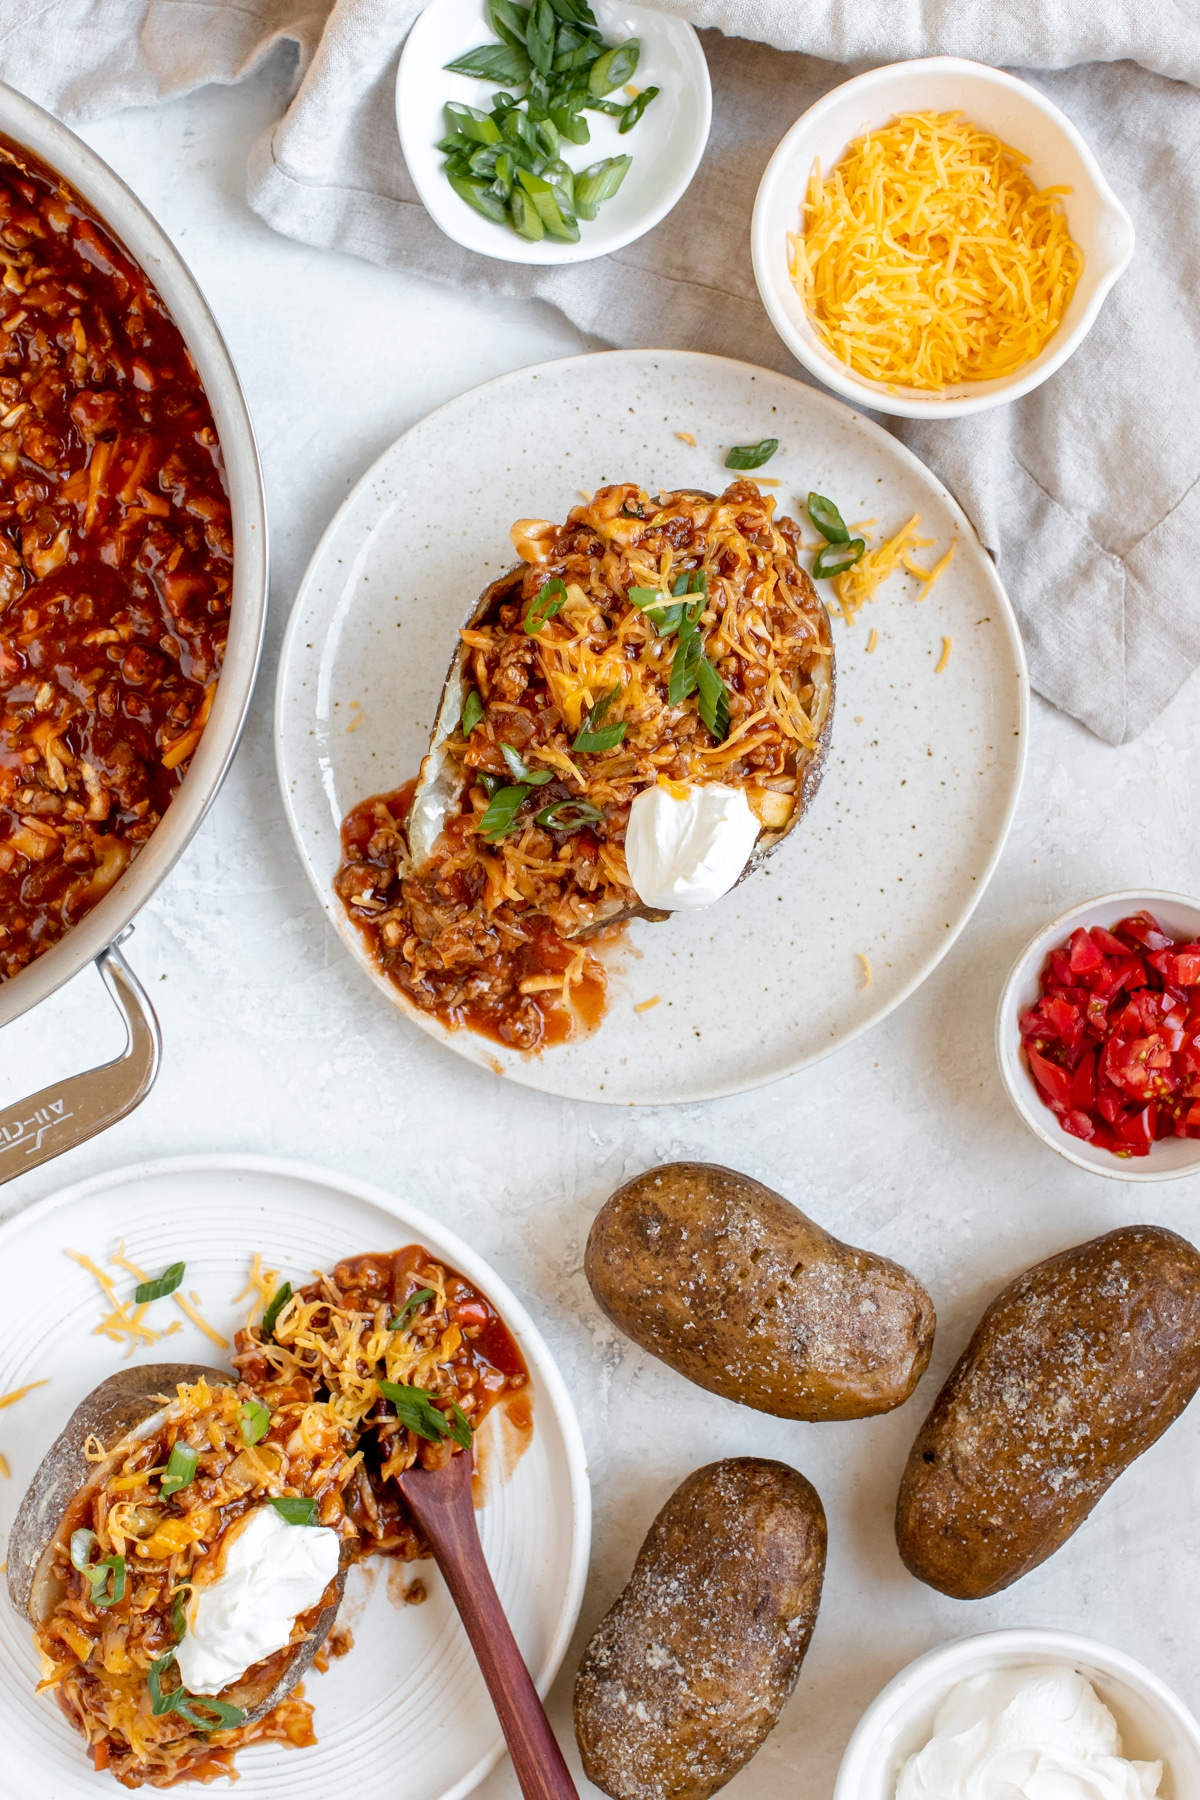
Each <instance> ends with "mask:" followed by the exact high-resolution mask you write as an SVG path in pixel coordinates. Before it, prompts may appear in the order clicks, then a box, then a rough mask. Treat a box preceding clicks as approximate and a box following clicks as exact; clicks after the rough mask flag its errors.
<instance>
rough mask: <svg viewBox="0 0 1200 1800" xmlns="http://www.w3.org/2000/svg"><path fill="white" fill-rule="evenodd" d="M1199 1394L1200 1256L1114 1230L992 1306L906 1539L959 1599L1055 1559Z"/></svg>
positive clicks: (908, 1548)
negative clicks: (1120, 1478)
mask: <svg viewBox="0 0 1200 1800" xmlns="http://www.w3.org/2000/svg"><path fill="white" fill-rule="evenodd" d="M1198 1387H1200V1252H1198V1251H1197V1250H1196V1248H1195V1247H1194V1246H1193V1245H1192V1244H1190V1243H1189V1242H1188V1241H1187V1239H1186V1238H1182V1237H1180V1236H1178V1234H1177V1233H1175V1232H1173V1231H1167V1230H1165V1229H1163V1228H1162V1227H1160V1226H1152V1225H1132V1226H1125V1227H1122V1228H1121V1229H1120V1230H1118V1231H1110V1232H1108V1233H1107V1234H1106V1235H1105V1236H1103V1237H1098V1238H1093V1239H1092V1240H1091V1241H1090V1242H1088V1243H1085V1244H1080V1245H1078V1246H1076V1247H1075V1248H1073V1249H1070V1250H1064V1251H1063V1252H1062V1253H1061V1254H1060V1255H1058V1256H1052V1257H1050V1258H1049V1259H1048V1260H1047V1261H1046V1262H1042V1263H1038V1264H1036V1265H1035V1266H1034V1267H1033V1268H1031V1269H1027V1270H1026V1271H1025V1273H1024V1274H1023V1275H1019V1276H1018V1277H1017V1279H1016V1280H1015V1281H1013V1282H1012V1283H1010V1285H1009V1286H1008V1287H1006V1288H1005V1289H1004V1290H1003V1292H1002V1293H1000V1294H998V1295H997V1297H996V1298H995V1300H993V1301H992V1303H991V1305H990V1306H989V1307H988V1309H987V1311H986V1312H985V1313H984V1315H983V1317H982V1319H981V1320H980V1322H979V1325H978V1327H977V1328H976V1331H975V1334H974V1336H973V1337H972V1339H971V1341H970V1343H969V1344H968V1345H967V1348H966V1350H965V1351H964V1352H963V1354H962V1356H961V1357H960V1358H959V1361H958V1363H957V1365H956V1366H955V1368H954V1370H953V1372H952V1373H951V1375H950V1378H949V1380H948V1381H947V1382H946V1385H945V1387H944V1388H943V1389H942V1391H941V1393H940V1394H939V1395H938V1397H937V1400H936V1401H935V1402H934V1406H933V1410H932V1411H931V1412H930V1414H929V1417H928V1418H927V1419H926V1421H925V1423H924V1425H923V1426H922V1428H921V1431H920V1433H919V1434H918V1437H917V1440H916V1442H915V1443H914V1445H913V1447H912V1450H911V1452H910V1454H909V1458H908V1463H907V1465H906V1467H905V1471H904V1476H903V1480H902V1483H901V1487H900V1495H899V1500H898V1502H897V1507H896V1541H897V1544H898V1546H899V1550H900V1555H901V1556H902V1558H903V1559H904V1562H905V1564H906V1565H907V1567H908V1568H909V1569H910V1570H911V1572H912V1573H913V1574H914V1575H915V1576H917V1578H918V1579H919V1580H921V1581H924V1582H926V1583H928V1585H929V1586H930V1587H934V1588H938V1589H940V1591H941V1592H942V1593H944V1594H950V1595H951V1596H953V1597H954V1598H955V1599H958V1600H979V1599H983V1598H985V1597H986V1596H987V1595H989V1594H995V1593H999V1592H1000V1590H1001V1589H1002V1588H1006V1587H1009V1586H1010V1585H1011V1584H1012V1583H1013V1582H1014V1581H1018V1580H1019V1579H1020V1578H1021V1576H1023V1575H1026V1574H1028V1573H1029V1571H1030V1570H1031V1569H1035V1568H1036V1567H1037V1566H1038V1564H1039V1563H1042V1562H1045V1560H1046V1558H1047V1557H1049V1556H1052V1555H1053V1554H1054V1552H1055V1551H1056V1550H1058V1549H1059V1548H1060V1547H1061V1546H1062V1545H1063V1544H1064V1543H1065V1542H1066V1540H1067V1539H1068V1538H1069V1537H1070V1536H1071V1534H1072V1533H1073V1532H1074V1531H1076V1530H1077V1529H1078V1528H1079V1526H1080V1525H1081V1524H1082V1523H1083V1521H1084V1520H1085V1519H1086V1518H1087V1516H1088V1514H1089V1513H1090V1512H1091V1510H1092V1508H1093V1507H1094V1506H1095V1505H1096V1503H1097V1501H1098V1500H1099V1499H1100V1498H1101V1496H1102V1495H1103V1494H1104V1493H1105V1492H1106V1491H1107V1489H1108V1488H1109V1487H1110V1486H1111V1485H1112V1483H1113V1482H1114V1481H1115V1480H1116V1479H1117V1477H1118V1475H1120V1474H1121V1473H1122V1472H1123V1471H1124V1470H1125V1469H1127V1468H1128V1467H1129V1465H1130V1463H1131V1462H1133V1461H1134V1460H1135V1458H1137V1457H1139V1456H1141V1454H1142V1453H1143V1451H1145V1450H1148V1449H1149V1448H1150V1446H1151V1445H1152V1444H1153V1443H1154V1442H1155V1441H1156V1439H1158V1438H1159V1437H1160V1436H1161V1435H1162V1433H1163V1432H1164V1431H1165V1430H1166V1429H1167V1427H1168V1426H1169V1425H1170V1424H1172V1423H1173V1422H1174V1420H1175V1419H1177V1418H1178V1417H1179V1415H1180V1413H1181V1412H1182V1411H1183V1410H1184V1408H1185V1407H1186V1406H1187V1404H1188V1402H1189V1401H1190V1400H1191V1399H1192V1396H1193V1395H1194V1394H1195V1393H1196V1390H1197V1388H1198Z"/></svg>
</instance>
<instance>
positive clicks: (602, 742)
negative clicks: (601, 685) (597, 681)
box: [571, 682, 629, 755]
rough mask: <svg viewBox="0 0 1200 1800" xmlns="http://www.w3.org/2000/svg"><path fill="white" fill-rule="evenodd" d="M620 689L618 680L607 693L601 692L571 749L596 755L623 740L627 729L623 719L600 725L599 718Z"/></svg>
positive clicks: (610, 748) (601, 717)
mask: <svg viewBox="0 0 1200 1800" xmlns="http://www.w3.org/2000/svg"><path fill="white" fill-rule="evenodd" d="M620 691H621V684H620V682H618V683H617V685H616V687H614V688H610V689H609V691H608V693H607V694H601V696H600V698H599V700H597V702H596V704H595V705H594V706H593V707H591V708H590V710H589V711H588V714H587V717H586V718H585V719H584V721H583V724H582V725H581V726H580V728H579V733H578V735H577V737H576V739H575V742H574V743H573V744H572V745H571V748H572V750H580V751H583V752H584V753H587V752H588V751H590V752H591V753H592V754H593V755H598V754H599V753H600V752H601V751H604V750H614V749H615V748H616V746H617V745H618V744H619V743H621V742H623V740H624V737H625V733H626V732H627V731H628V729H629V726H628V724H627V723H626V721H625V720H624V719H621V720H620V721H619V722H618V723H616V724H612V725H603V726H602V725H601V720H602V719H603V718H604V715H605V713H606V712H607V711H608V709H609V707H610V706H611V705H612V703H613V701H614V700H615V699H616V697H617V695H618V694H619V693H620Z"/></svg>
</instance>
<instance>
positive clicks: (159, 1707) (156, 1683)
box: [146, 1650, 178, 1719]
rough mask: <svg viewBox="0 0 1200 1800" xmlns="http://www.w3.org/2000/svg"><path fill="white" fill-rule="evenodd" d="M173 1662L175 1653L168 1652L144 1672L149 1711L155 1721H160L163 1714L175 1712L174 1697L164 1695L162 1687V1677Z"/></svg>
mask: <svg viewBox="0 0 1200 1800" xmlns="http://www.w3.org/2000/svg"><path fill="white" fill-rule="evenodd" d="M174 1661H175V1652H174V1651H173V1650H168V1651H167V1653H166V1655H165V1656H160V1657H158V1658H157V1659H156V1660H155V1661H154V1662H152V1663H151V1664H150V1667H149V1668H148V1669H147V1670H146V1686H147V1687H148V1688H149V1689H150V1711H151V1712H152V1713H153V1714H154V1717H155V1718H156V1719H161V1718H162V1716H163V1714H164V1713H169V1712H173V1711H174V1710H175V1695H174V1694H164V1692H163V1685H162V1678H163V1675H164V1674H165V1672H166V1670H167V1669H168V1668H169V1667H170V1665H171V1664H172V1663H173V1662H174ZM177 1691H178V1690H177Z"/></svg>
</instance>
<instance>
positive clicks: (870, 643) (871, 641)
mask: <svg viewBox="0 0 1200 1800" xmlns="http://www.w3.org/2000/svg"><path fill="white" fill-rule="evenodd" d="M878 643H879V633H878V632H877V631H876V629H875V627H874V626H873V625H872V627H871V635H870V637H869V638H868V639H867V655H868V656H873V655H874V654H875V650H876V647H877V646H878Z"/></svg>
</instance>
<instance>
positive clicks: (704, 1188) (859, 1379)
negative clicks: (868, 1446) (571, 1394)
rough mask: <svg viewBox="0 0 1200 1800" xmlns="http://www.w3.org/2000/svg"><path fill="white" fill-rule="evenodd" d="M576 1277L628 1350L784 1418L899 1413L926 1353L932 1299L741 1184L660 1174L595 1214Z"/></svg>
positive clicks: (677, 1168)
mask: <svg viewBox="0 0 1200 1800" xmlns="http://www.w3.org/2000/svg"><path fill="white" fill-rule="evenodd" d="M584 1270H585V1272H586V1274H587V1278H588V1281H589V1283H590V1285H591V1289H592V1293H593V1294H594V1295H595V1297H596V1300H597V1303H598V1304H599V1306H600V1307H601V1309H602V1310H603V1311H604V1312H605V1313H607V1315H608V1317H609V1318H610V1319H611V1320H612V1322H613V1324H614V1325H616V1326H618V1327H619V1328H620V1330H621V1331H623V1332H624V1333H625V1334H626V1336H627V1337H631V1338H632V1339H633V1341H634V1343H635V1344H640V1346H641V1347H642V1349H643V1350H648V1351H649V1352H650V1353H651V1355H652V1356H657V1357H661V1359H662V1361H663V1362H665V1363H669V1364H670V1366H671V1367H672V1368H673V1369H675V1370H676V1371H677V1372H678V1373H679V1374H680V1375H686V1376H687V1378H688V1380H689V1381H694V1382H696V1383H697V1385H698V1386H699V1387H702V1388H707V1389H708V1390H709V1391H710V1393H714V1394H721V1395H722V1396H723V1397H724V1398H725V1399H726V1400H738V1401H740V1402H741V1403H742V1405H744V1406H753V1407H755V1408H756V1409H757V1410H758V1411H759V1412H767V1413H774V1414H776V1415H777V1417H779V1418H783V1419H810V1420H818V1421H819V1420H825V1419H865V1418H870V1417H871V1416H872V1415H873V1414H875V1413H885V1412H890V1411H891V1410H892V1408H893V1407H896V1406H901V1405H902V1404H903V1403H904V1401H905V1400H907V1399H908V1397H909V1395H910V1394H911V1393H912V1391H913V1389H914V1388H915V1387H916V1385H917V1383H918V1381H919V1380H920V1379H921V1376H922V1375H923V1374H924V1373H925V1369H926V1367H927V1365H928V1362H929V1356H930V1352H931V1350H932V1349H933V1335H934V1329H935V1325H936V1316H935V1313H934V1308H933V1301H932V1300H931V1299H930V1298H929V1295H928V1294H927V1293H926V1292H925V1289H924V1288H923V1287H922V1286H921V1284H920V1282H919V1281H918V1280H917V1279H916V1277H915V1276H913V1275H910V1274H909V1272H908V1270H907V1269H902V1268H901V1267H900V1266H899V1264H897V1263H894V1262H890V1261H889V1260H888V1259H887V1258H886V1257H883V1256H876V1255H874V1254H873V1253H872V1252H871V1251H869V1250H858V1249H855V1248H854V1246H853V1245H850V1244H843V1243H841V1242H840V1241H839V1239H837V1238H835V1237H831V1236H830V1234H829V1233H828V1232H827V1231H823V1230H822V1229H821V1227H820V1226H819V1225H817V1224H815V1223H814V1221H813V1220H812V1219H809V1218H806V1217H805V1215H804V1214H803V1213H802V1212H800V1211H799V1210H798V1208H796V1207H794V1206H793V1205H792V1204H791V1202H790V1201H788V1200H785V1199H784V1198H783V1196H782V1195H781V1194H777V1193H775V1192H774V1191H773V1190H772V1189H771V1188H769V1187H764V1186H763V1184H762V1183H761V1182H759V1181H754V1180H752V1179H751V1178H750V1177H749V1176H748V1175H739V1174H738V1173H737V1172H736V1171H735V1170H733V1169H726V1168H722V1167H721V1166H720V1165H719V1164H717V1163H693V1162H680V1163H664V1164H663V1165H662V1166H661V1167H659V1168H656V1169H648V1170H647V1171H646V1172H645V1174H644V1175H638V1176H635V1177H634V1179H633V1180H632V1181H627V1182H626V1183H625V1185H624V1187H620V1188H618V1189H617V1191H616V1193H615V1194H614V1195H613V1196H612V1198H611V1199H610V1200H608V1201H606V1202H605V1204H604V1205H603V1206H602V1207H601V1209H600V1211H599V1212H598V1213H597V1215H596V1217H595V1219H594V1221H593V1223H592V1229H591V1232H590V1234H589V1236H588V1243H587V1251H586V1254H585V1257H584Z"/></svg>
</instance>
